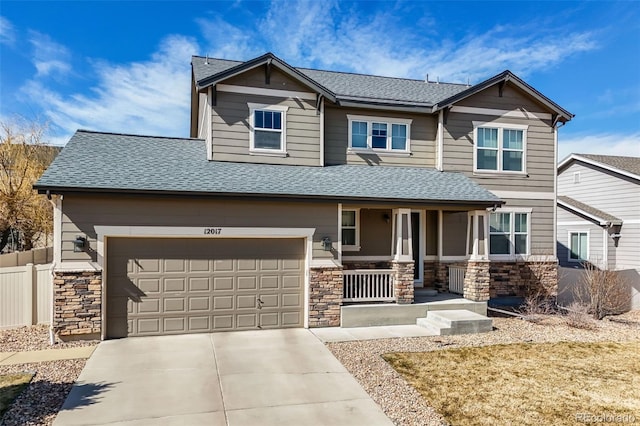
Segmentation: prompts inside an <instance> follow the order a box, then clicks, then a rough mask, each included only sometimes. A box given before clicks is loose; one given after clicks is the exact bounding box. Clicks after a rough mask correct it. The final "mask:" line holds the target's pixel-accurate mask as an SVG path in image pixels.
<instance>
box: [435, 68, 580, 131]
mask: <svg viewBox="0 0 640 426" xmlns="http://www.w3.org/2000/svg"><path fill="white" fill-rule="evenodd" d="M507 82H509V83H511V84H513V85H515V86H516V87H518V88H519V89H520V90H522V91H523V92H525V93H526V94H528V95H529V96H531V97H532V98H533V99H535V100H536V101H538V102H540V103H541V104H542V105H544V106H545V107H547V108H548V109H549V110H551V111H553V112H554V114H556V115H557V119H558V120H559V121H562V122H567V121H569V120H571V119H572V118H573V117H574V115H573V114H571V113H570V112H569V111H567V110H566V109H564V108H562V107H561V106H560V105H558V104H556V103H555V102H553V101H552V100H551V99H549V98H547V97H546V96H544V95H543V94H542V93H540V92H538V91H537V90H536V89H535V88H533V87H532V86H530V85H529V84H527V83H526V82H525V81H524V80H522V79H521V78H519V77H518V76H517V75H515V74H513V73H512V72H511V71H509V70H505V71H503V72H501V73H500V74H498V75H496V76H494V77H491V78H489V79H487V80H485V81H483V82H481V83H478V84H476V85H474V86H471V87H469V88H468V89H466V90H464V91H462V92H460V93H457V94H455V95H453V96H451V97H449V98H447V99H444V100H442V101H440V102H438V104H437V105H436V106H435V107H434V111H439V110H442V109H445V108H448V107H451V106H453V105H454V104H455V103H457V102H460V101H461V100H463V99H466V98H468V97H470V96H473V95H475V94H476V93H479V92H481V91H483V90H485V89H487V88H489V87H491V86H495V85H504V84H506V83H507Z"/></svg>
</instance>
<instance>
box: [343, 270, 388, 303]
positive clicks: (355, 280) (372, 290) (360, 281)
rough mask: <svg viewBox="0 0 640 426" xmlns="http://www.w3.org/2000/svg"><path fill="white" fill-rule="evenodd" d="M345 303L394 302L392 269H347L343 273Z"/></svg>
mask: <svg viewBox="0 0 640 426" xmlns="http://www.w3.org/2000/svg"><path fill="white" fill-rule="evenodd" d="M343 275H344V278H343V298H342V300H343V301H345V302H379V301H390V300H395V297H394V294H393V293H394V292H393V269H349V270H345V271H343Z"/></svg>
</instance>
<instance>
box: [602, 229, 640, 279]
mask: <svg viewBox="0 0 640 426" xmlns="http://www.w3.org/2000/svg"><path fill="white" fill-rule="evenodd" d="M620 235H621V237H620V239H619V240H618V246H617V247H615V248H614V249H613V250H615V251H614V253H615V263H614V265H615V268H616V269H640V223H628V224H623V225H622V228H621V229H620ZM609 240H610V246H611V245H613V239H612V238H610V239H609ZM610 251H611V249H610Z"/></svg>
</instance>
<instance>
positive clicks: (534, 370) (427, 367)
mask: <svg viewBox="0 0 640 426" xmlns="http://www.w3.org/2000/svg"><path fill="white" fill-rule="evenodd" d="M383 357H384V359H385V360H386V361H387V362H389V363H390V364H391V365H392V366H393V367H394V368H395V369H396V371H398V372H399V373H400V374H402V375H403V376H404V378H405V379H406V380H407V381H408V382H409V383H410V384H411V385H412V386H413V387H415V388H416V389H417V390H418V392H420V393H421V394H422V396H423V397H424V398H425V399H426V400H427V401H428V402H429V404H430V405H431V406H433V407H434V408H435V409H436V411H438V412H439V413H440V414H441V415H443V416H444V417H445V419H446V420H447V421H448V422H450V423H452V424H455V425H486V424H505V425H506V424H512V425H533V424H535V425H540V424H553V425H562V424H576V415H577V414H578V413H590V414H593V415H602V414H607V415H622V416H624V415H626V416H635V419H636V421H640V392H638V389H640V342H637V341H634V342H626V343H578V342H560V343H541V344H533V343H521V344H509V345H495V346H484V347H467V348H459V349H450V350H438V351H433V352H421V353H392V354H386V355H384V356H383Z"/></svg>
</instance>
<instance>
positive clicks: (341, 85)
mask: <svg viewBox="0 0 640 426" xmlns="http://www.w3.org/2000/svg"><path fill="white" fill-rule="evenodd" d="M265 63H269V64H274V65H277V66H278V67H280V69H282V70H283V71H285V72H286V73H288V74H290V75H291V76H293V77H294V78H298V79H299V80H303V82H305V83H306V84H307V85H309V86H310V87H314V88H315V90H317V91H318V93H322V94H324V95H325V96H327V97H328V98H330V99H331V100H332V101H338V103H340V104H345V102H351V103H356V104H358V103H359V104H368V103H371V104H382V105H387V106H390V107H391V106H393V107H404V108H407V107H408V108H412V109H414V110H415V109H416V108H422V109H424V110H425V112H431V113H433V112H437V111H438V110H440V109H443V108H448V107H450V106H452V105H453V104H454V103H456V102H458V101H460V100H462V99H465V98H466V97H469V96H472V95H474V94H476V93H478V92H480V91H482V90H484V89H486V88H487V87H490V86H493V85H494V84H499V83H504V82H507V81H509V82H511V83H512V84H514V85H516V86H517V87H519V88H520V89H521V90H523V91H524V92H526V93H528V94H529V95H530V96H532V97H534V98H536V99H538V100H539V101H540V102H541V103H542V104H544V105H546V106H547V107H548V108H549V109H550V110H552V111H554V113H555V114H556V115H557V117H558V119H559V120H560V121H563V122H567V121H569V120H571V119H572V118H573V114H571V113H570V112H569V111H567V110H565V109H563V108H562V107H560V106H559V105H558V104H556V103H555V102H553V101H552V100H551V99H549V98H547V97H546V96H544V95H543V94H542V93H540V92H538V91H537V90H536V89H535V88H533V87H532V86H529V85H528V84H527V83H526V82H524V81H523V80H521V79H520V78H518V77H517V76H516V75H515V74H513V73H512V72H511V71H509V70H505V71H503V72H502V73H500V74H498V75H496V76H493V77H491V78H489V79H487V80H485V81H483V82H480V83H478V84H476V85H473V86H470V85H465V84H454V83H439V82H430V81H424V80H416V79H408V78H396V77H382V76H375V75H366V74H355V73H347V72H337V71H324V70H316V69H309V68H296V67H292V66H290V65H289V64H287V63H286V62H284V61H283V60H281V59H280V58H278V57H277V56H275V55H274V54H273V53H265V54H264V55H262V56H259V57H257V58H254V59H251V60H249V61H246V62H241V61H230V60H226V59H215V58H209V57H204V58H203V57H201V56H193V57H192V59H191V65H192V69H193V77H194V80H195V81H194V83H195V85H196V87H197V88H198V89H203V88H204V87H208V86H209V85H213V84H216V83H217V82H220V81H224V79H226V78H229V77H230V76H233V75H237V74H239V73H241V72H243V71H246V70H248V69H252V68H255V67H256V66H259V65H262V64H265Z"/></svg>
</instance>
